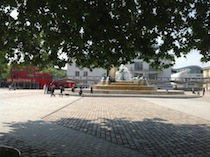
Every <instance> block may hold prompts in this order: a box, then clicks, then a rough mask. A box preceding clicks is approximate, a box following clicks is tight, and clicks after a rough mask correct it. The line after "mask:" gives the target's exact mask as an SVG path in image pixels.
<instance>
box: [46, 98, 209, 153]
mask: <svg viewBox="0 0 210 157" xmlns="http://www.w3.org/2000/svg"><path fill="white" fill-rule="evenodd" d="M44 120H45V121H49V122H53V123H55V124H59V125H61V126H64V127H67V128H71V129H74V130H76V131H80V132H82V133H86V134H88V135H91V136H94V137H97V138H100V139H103V140H105V141H108V142H111V143H114V144H117V145H121V146H123V147H124V148H129V149H131V150H135V151H138V152H140V153H142V154H144V155H145V156H163V157H164V156H186V157H191V156H196V157H199V156H200V157H203V156H204V157H208V156H210V121H208V120H204V119H201V118H198V117H194V116H191V115H188V114H184V113H182V112H179V111H175V110H172V109H169V108H166V107H162V106H159V105H156V104H152V103H149V102H147V101H145V100H142V99H140V98H139V99H138V98H114V99H113V98H109V97H106V98H97V97H96V98H91V97H84V98H83V99H80V100H79V101H77V102H75V103H73V104H70V105H69V106H67V107H65V108H63V109H61V110H59V111H58V112H55V113H53V114H51V115H49V116H47V117H45V118H44Z"/></svg>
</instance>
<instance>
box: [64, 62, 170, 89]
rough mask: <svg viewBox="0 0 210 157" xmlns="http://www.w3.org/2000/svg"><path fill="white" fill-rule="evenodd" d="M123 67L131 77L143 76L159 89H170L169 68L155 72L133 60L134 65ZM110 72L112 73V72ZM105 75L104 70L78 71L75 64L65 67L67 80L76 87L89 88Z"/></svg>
mask: <svg viewBox="0 0 210 157" xmlns="http://www.w3.org/2000/svg"><path fill="white" fill-rule="evenodd" d="M125 66H126V67H127V68H128V70H129V71H130V73H131V76H132V77H136V76H143V75H144V76H145V77H146V78H147V79H148V82H149V83H150V84H151V85H156V86H158V87H160V88H171V87H172V86H171V84H170V77H171V68H167V69H163V70H161V71H157V70H154V69H153V68H152V67H151V66H150V65H149V64H148V63H146V62H144V61H143V60H134V63H132V64H126V65H125ZM116 70H117V68H116ZM116 70H115V71H116ZM111 71H112V72H113V70H111ZM106 75H107V70H106V69H102V68H97V69H93V70H92V71H90V70H89V69H87V68H84V69H79V68H78V67H77V66H76V65H75V63H73V64H72V65H67V77H68V79H72V80H74V81H75V82H76V83H77V86H78V87H80V86H83V87H89V86H91V85H93V84H97V83H98V82H100V80H101V79H102V77H103V76H106ZM160 81H161V82H160ZM164 81H165V82H164Z"/></svg>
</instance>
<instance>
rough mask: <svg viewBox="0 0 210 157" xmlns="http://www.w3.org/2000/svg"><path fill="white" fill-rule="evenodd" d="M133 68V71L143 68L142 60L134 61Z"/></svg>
mask: <svg viewBox="0 0 210 157" xmlns="http://www.w3.org/2000/svg"><path fill="white" fill-rule="evenodd" d="M134 70H135V71H139V70H143V62H135V63H134Z"/></svg>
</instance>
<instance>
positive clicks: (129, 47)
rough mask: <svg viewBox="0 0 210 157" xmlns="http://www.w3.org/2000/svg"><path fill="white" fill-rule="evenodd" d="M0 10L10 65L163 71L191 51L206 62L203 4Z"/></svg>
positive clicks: (73, 0)
mask: <svg viewBox="0 0 210 157" xmlns="http://www.w3.org/2000/svg"><path fill="white" fill-rule="evenodd" d="M0 6H1V7H0V22H1V27H0V33H1V43H0V44H1V45H0V46H1V51H2V54H1V55H6V58H9V59H10V60H11V59H12V60H13V62H23V61H24V63H26V64H37V65H39V64H40V65H46V64H54V65H59V66H63V65H64V64H66V63H71V62H72V61H76V63H77V64H78V65H79V66H81V67H87V68H90V69H91V68H95V67H103V68H107V67H109V66H111V65H119V64H121V63H127V62H129V61H131V60H133V59H134V58H139V59H143V60H144V61H147V62H150V63H151V64H152V65H156V66H160V67H167V66H171V65H172V64H174V60H175V58H174V57H175V56H177V57H180V55H182V54H187V53H189V51H190V50H191V49H196V50H198V51H200V53H201V54H202V55H203V59H202V61H209V60H210V54H209V50H210V44H209V41H210V29H209V24H210V21H209V20H210V1H209V0H129V1H126V0H54V1H52V0H1V2H0ZM14 12H17V15H16V16H15V17H14V16H13V17H11V13H14ZM164 60H170V61H171V62H169V63H168V64H166V63H163V62H162V61H164Z"/></svg>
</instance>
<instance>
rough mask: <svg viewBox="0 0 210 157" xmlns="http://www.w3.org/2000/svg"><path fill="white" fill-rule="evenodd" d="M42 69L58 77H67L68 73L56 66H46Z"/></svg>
mask: <svg viewBox="0 0 210 157" xmlns="http://www.w3.org/2000/svg"><path fill="white" fill-rule="evenodd" d="M41 71H42V72H44V73H49V74H51V75H52V76H56V77H58V78H66V77H67V74H66V72H65V71H63V70H61V69H57V68H54V67H46V68H43V69H42V70H41Z"/></svg>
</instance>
